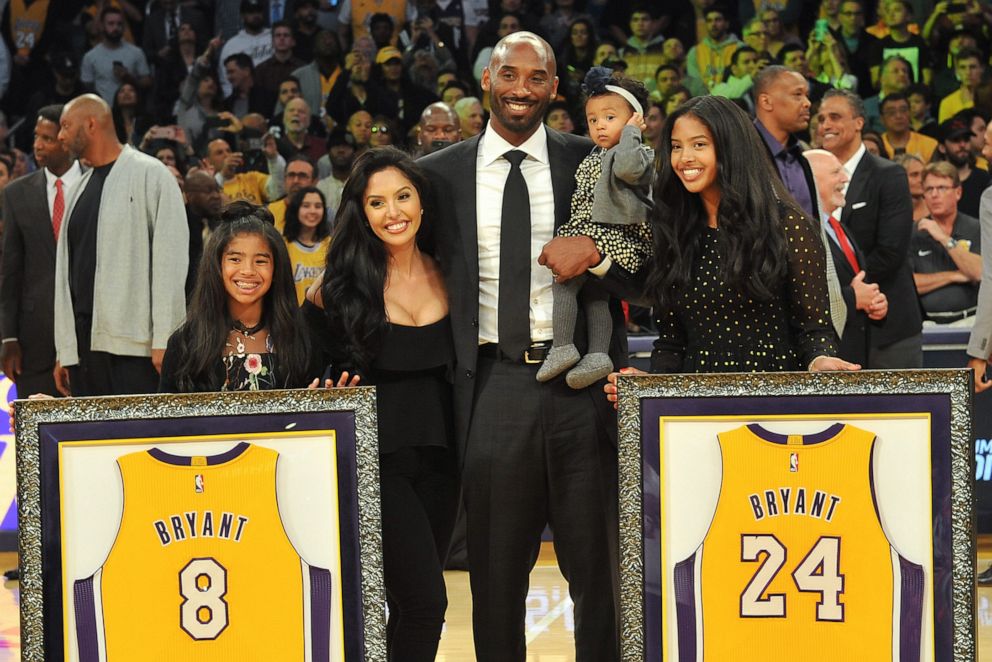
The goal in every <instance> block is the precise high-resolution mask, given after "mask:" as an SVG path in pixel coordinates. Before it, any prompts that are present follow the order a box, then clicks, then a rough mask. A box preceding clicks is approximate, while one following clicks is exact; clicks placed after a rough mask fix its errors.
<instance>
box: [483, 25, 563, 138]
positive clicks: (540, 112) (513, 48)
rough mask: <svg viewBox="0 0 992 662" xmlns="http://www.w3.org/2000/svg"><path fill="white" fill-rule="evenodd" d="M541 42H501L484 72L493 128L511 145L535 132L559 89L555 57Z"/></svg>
mask: <svg viewBox="0 0 992 662" xmlns="http://www.w3.org/2000/svg"><path fill="white" fill-rule="evenodd" d="M541 45H542V42H537V41H535V40H534V39H521V38H515V39H513V40H512V41H508V42H501V43H500V44H497V46H496V49H495V50H494V51H493V56H492V60H491V61H490V63H489V66H488V67H487V68H486V69H485V70H484V71H483V72H482V89H483V90H485V91H487V92H489V93H490V98H491V103H492V120H491V123H492V126H493V129H494V130H495V131H496V132H497V133H498V134H500V135H501V136H502V137H503V138H504V139H505V140H507V141H508V142H510V143H511V144H516V145H518V144H520V143H521V142H523V141H524V140H526V139H527V138H528V137H529V136H530V135H531V134H532V133H533V132H534V130H535V129H536V128H537V127H538V125H539V124H540V123H541V120H542V119H543V118H544V114H545V111H546V110H547V108H548V105H549V104H550V103H551V99H552V97H554V95H555V93H556V92H557V90H558V77H557V76H555V63H554V59H553V56H552V55H550V52H549V51H548V50H546V45H545V47H544V48H541Z"/></svg>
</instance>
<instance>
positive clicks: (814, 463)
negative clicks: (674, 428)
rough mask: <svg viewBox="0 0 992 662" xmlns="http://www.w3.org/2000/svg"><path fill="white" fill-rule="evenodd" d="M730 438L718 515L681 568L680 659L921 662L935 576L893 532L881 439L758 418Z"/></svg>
mask: <svg viewBox="0 0 992 662" xmlns="http://www.w3.org/2000/svg"><path fill="white" fill-rule="evenodd" d="M719 441H720V451H721V456H722V458H723V474H722V480H721V485H720V496H719V500H718V502H717V506H716V512H715V513H714V515H713V519H712V521H711V522H710V526H709V531H708V532H707V534H706V537H705V539H704V540H703V544H702V545H701V546H700V547H699V549H698V550H697V551H696V552H695V553H694V554H693V555H692V556H691V557H689V558H688V559H686V560H684V561H681V562H680V563H678V564H677V565H676V567H675V591H676V603H677V608H676V610H677V620H678V634H679V657H678V659H679V662H697V660H704V661H718V660H719V661H723V660H764V661H767V662H777V661H784V660H799V659H801V660H803V661H804V662H821V661H822V662H828V661H831V662H832V661H836V660H843V659H848V660H873V661H875V662H882V661H884V660H899V661H900V662H917V661H918V660H919V659H920V637H921V630H920V624H921V613H922V599H923V595H924V585H923V581H924V572H923V568H922V567H921V566H918V565H915V564H913V563H910V562H909V561H907V560H906V559H904V558H902V557H900V556H899V555H898V554H897V553H896V552H895V550H894V549H893V548H892V545H891V544H890V542H889V540H888V538H887V537H886V534H885V532H884V531H883V530H882V525H881V523H880V521H879V517H878V514H877V511H876V506H875V497H874V490H873V483H872V468H871V467H872V448H873V445H874V442H875V436H874V435H873V434H872V433H871V432H867V431H865V430H860V429H858V428H855V427H852V426H850V425H842V424H839V423H838V424H836V425H833V426H831V427H830V428H828V429H827V430H825V431H823V432H821V433H819V434H815V435H808V436H805V437H804V436H798V435H788V436H785V435H778V434H774V433H771V432H768V431H767V430H764V429H762V428H761V427H760V426H757V425H748V426H744V427H740V428H738V429H736V430H731V431H729V432H725V433H723V434H721V435H719ZM894 567H895V569H894ZM897 597H898V598H899V599H898V600H897V599H896V598H897ZM894 628H895V640H896V641H898V642H899V648H898V650H899V656H898V657H896V655H895V651H894V646H893V638H894V637H893V629H894ZM699 630H701V636H700V635H699V634H698V631H699ZM699 642H701V646H702V647H701V649H697V647H698V645H699Z"/></svg>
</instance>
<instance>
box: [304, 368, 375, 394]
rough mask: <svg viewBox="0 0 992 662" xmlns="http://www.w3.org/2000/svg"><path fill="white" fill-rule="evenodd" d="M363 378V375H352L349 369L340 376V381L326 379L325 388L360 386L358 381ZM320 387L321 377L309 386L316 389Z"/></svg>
mask: <svg viewBox="0 0 992 662" xmlns="http://www.w3.org/2000/svg"><path fill="white" fill-rule="evenodd" d="M361 379H362V377H361V375H350V374H349V373H348V371H347V370H345V371H344V372H342V373H341V376H340V377H338V383H337V384H335V383H334V381H333V380H330V379H325V380H324V388H348V387H350V386H358V382H360V381H361ZM319 387H320V378H317V379H314V380H313V381H312V382H310V385H309V386H307V388H308V389H311V390H314V389H317V388H319Z"/></svg>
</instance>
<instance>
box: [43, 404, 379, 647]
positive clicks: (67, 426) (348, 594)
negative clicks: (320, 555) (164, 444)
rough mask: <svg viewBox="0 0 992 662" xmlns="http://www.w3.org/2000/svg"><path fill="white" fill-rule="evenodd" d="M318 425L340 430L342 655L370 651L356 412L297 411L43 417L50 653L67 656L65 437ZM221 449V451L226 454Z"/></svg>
mask: <svg viewBox="0 0 992 662" xmlns="http://www.w3.org/2000/svg"><path fill="white" fill-rule="evenodd" d="M287 429H292V430H293V431H294V432H310V431H313V432H319V431H327V430H334V431H335V432H336V435H337V466H338V475H337V480H338V518H339V522H340V524H341V530H340V536H341V537H340V545H341V571H342V577H341V582H342V585H341V594H342V595H341V597H342V603H343V606H344V614H343V616H344V635H345V645H344V649H345V657H344V662H359V661H360V660H363V659H364V658H363V656H364V654H365V652H364V651H365V626H364V621H365V616H364V609H363V604H362V575H361V556H360V552H359V537H358V533H359V526H358V525H359V522H358V482H357V456H356V448H355V443H356V441H355V416H354V414H353V413H352V412H299V413H281V414H251V415H247V416H211V417H188V418H155V419H141V420H121V421H92V422H88V421H87V422H78V423H45V424H42V425H39V426H38V443H39V446H40V448H39V458H40V459H39V464H40V467H39V473H40V474H41V485H42V491H41V499H40V501H41V513H42V515H41V567H42V600H43V603H44V604H45V610H44V613H43V614H42V621H43V631H44V632H45V655H46V659H53V660H60V659H62V658H64V657H65V642H64V641H63V634H62V633H63V629H62V609H63V597H64V596H63V595H62V556H61V554H62V552H61V548H62V533H61V519H62V513H61V509H60V506H59V493H58V486H59V480H58V476H59V445H60V444H61V443H62V442H63V441H68V440H71V441H87V440H94V441H95V440H100V439H128V438H139V437H149V438H155V437H157V438H161V439H162V440H163V441H166V440H169V439H175V438H176V437H185V436H205V435H213V434H239V433H240V434H249V433H263V434H264V433H279V432H285V431H286V430H287ZM221 455H223V453H222V454H221Z"/></svg>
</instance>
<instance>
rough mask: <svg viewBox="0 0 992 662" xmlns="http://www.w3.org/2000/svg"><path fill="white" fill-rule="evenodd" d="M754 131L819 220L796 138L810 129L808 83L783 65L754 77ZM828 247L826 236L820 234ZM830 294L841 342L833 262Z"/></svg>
mask: <svg viewBox="0 0 992 662" xmlns="http://www.w3.org/2000/svg"><path fill="white" fill-rule="evenodd" d="M753 92H754V102H755V103H754V112H755V117H754V127H755V128H756V129H757V130H758V135H760V136H761V140H762V142H764V143H765V147H766V148H767V150H768V156H769V158H770V159H771V160H772V163H774V164H775V171H776V172H777V173H778V174H779V177H780V178H781V180H782V183H783V184H784V185H785V188H786V189H788V191H789V193H790V194H791V195H792V197H793V198H794V199H795V200H796V202H797V203H799V206H800V207H801V208H802V210H803V211H805V212H806V213H807V214H808V215H809V218H810V220H812V221H814V222H816V221H818V220H819V218H820V208H819V205H818V204H817V196H816V184H815V183H814V182H813V172H812V171H811V170H810V167H809V163H808V162H807V161H806V159H804V158H803V146H802V145H801V144H800V142H799V139H798V138H796V136H795V134H796V133H798V132H800V131H805V130H806V129H807V128H808V127H809V109H810V101H809V96H808V89H807V85H806V79H805V78H803V77H802V75H801V74H799V73H797V72H795V71H792V70H791V69H786V68H785V67H783V66H781V65H771V66H768V67H765V68H764V69H762V70H761V72H759V73H758V75H757V76H755V77H754V90H753ZM821 239H822V240H823V242H824V245H826V243H827V240H826V236H825V235H823V233H821ZM826 276H827V293H828V294H829V295H830V321H831V322H832V323H833V326H834V330H835V331H836V332H837V337H838V338H840V335H841V333H842V332H843V331H844V325H845V322H846V320H847V308H846V307H845V305H844V297H843V295H842V293H841V288H840V282H839V281H838V280H837V272H836V270H835V269H834V264H833V261H832V260H827V270H826Z"/></svg>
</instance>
